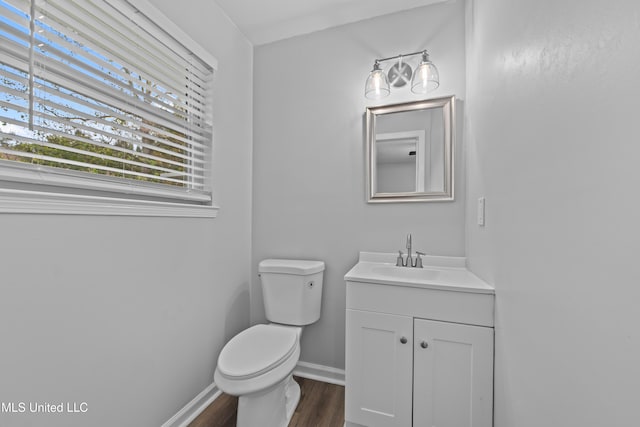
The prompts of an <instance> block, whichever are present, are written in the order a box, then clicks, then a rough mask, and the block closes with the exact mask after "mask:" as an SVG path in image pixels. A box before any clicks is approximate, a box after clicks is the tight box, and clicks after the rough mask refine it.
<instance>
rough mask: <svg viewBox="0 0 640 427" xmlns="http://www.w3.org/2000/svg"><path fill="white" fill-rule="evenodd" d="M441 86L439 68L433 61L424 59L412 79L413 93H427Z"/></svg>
mask: <svg viewBox="0 0 640 427" xmlns="http://www.w3.org/2000/svg"><path fill="white" fill-rule="evenodd" d="M438 86H440V76H439V74H438V69H437V68H436V66H435V65H433V62H431V61H429V60H428V59H426V60H425V59H424V58H423V60H422V62H420V65H418V68H417V69H416V72H415V73H413V79H412V80H411V92H413V93H427V92H431V91H433V90H436V89H437V88H438Z"/></svg>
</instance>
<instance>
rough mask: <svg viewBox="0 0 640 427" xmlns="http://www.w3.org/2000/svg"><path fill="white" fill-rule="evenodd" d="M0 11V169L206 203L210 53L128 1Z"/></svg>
mask: <svg viewBox="0 0 640 427" xmlns="http://www.w3.org/2000/svg"><path fill="white" fill-rule="evenodd" d="M0 13H1V15H0V41H1V43H0V90H1V92H0V170H4V171H12V172H10V173H4V174H1V177H0V179H3V180H9V181H12V180H13V181H22V180H23V181H25V182H29V183H31V184H34V183H35V184H51V185H55V186H57V187H60V186H70V187H74V188H89V189H95V190H98V191H107V192H110V193H113V192H116V193H123V194H125V193H126V194H128V195H131V194H134V195H139V196H142V197H146V198H147V200H148V199H149V198H150V199H151V200H156V199H160V200H165V199H168V200H176V201H180V202H187V203H194V204H207V203H210V201H211V191H210V188H209V176H210V171H209V169H210V167H209V165H210V163H211V162H210V149H211V141H212V123H211V103H212V99H211V83H212V77H213V72H214V68H213V64H211V63H209V62H208V61H206V60H205V59H202V58H201V56H200V55H197V54H195V53H194V52H193V49H190V48H189V47H187V46H185V44H183V43H182V42H181V41H179V40H177V39H176V37H174V36H173V35H171V34H168V33H167V32H166V31H165V30H163V29H162V28H161V26H160V25H159V24H158V23H155V22H154V21H153V20H152V19H150V17H149V16H148V15H147V14H145V13H143V12H142V11H140V10H139V9H137V8H136V7H135V6H133V4H132V3H131V2H129V1H127V0H0ZM129 197H130V196H129Z"/></svg>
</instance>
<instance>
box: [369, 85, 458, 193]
mask: <svg viewBox="0 0 640 427" xmlns="http://www.w3.org/2000/svg"><path fill="white" fill-rule="evenodd" d="M435 108H442V113H443V119H444V120H443V124H444V150H443V151H444V157H445V158H444V163H445V164H444V175H445V176H444V190H443V191H442V192H417V191H413V192H398V193H377V192H376V188H375V187H376V186H375V182H376V180H375V173H376V165H375V155H374V150H375V144H376V137H375V135H376V118H377V117H378V116H381V115H384V114H391V113H400V112H403V111H415V110H427V109H435ZM365 134H366V136H365V138H366V159H365V163H366V177H365V181H366V185H367V202H368V203H394V202H395V203H400V202H436V201H437V202H441V201H453V200H454V192H453V188H454V179H453V171H454V147H455V96H453V95H452V96H446V97H442V98H434V99H425V100H422V101H412V102H404V103H401V104H391V105H380V106H377V107H367V111H366V132H365Z"/></svg>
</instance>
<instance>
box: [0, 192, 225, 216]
mask: <svg viewBox="0 0 640 427" xmlns="http://www.w3.org/2000/svg"><path fill="white" fill-rule="evenodd" d="M219 209H220V208H219V207H217V206H202V205H192V204H185V203H169V202H152V201H140V200H130V199H119V198H113V197H98V196H86V195H77V194H62V193H50V192H40V191H24V190H14V189H0V213H5V214H6V213H9V214H19V213H22V214H49V215H105V216H153V217H183V218H184V217H187V218H215V217H216V216H217V215H218V210H219Z"/></svg>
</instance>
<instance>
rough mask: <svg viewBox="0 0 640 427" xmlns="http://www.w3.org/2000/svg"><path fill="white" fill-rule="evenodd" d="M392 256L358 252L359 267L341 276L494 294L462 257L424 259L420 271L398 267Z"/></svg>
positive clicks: (489, 286) (350, 280)
mask: <svg viewBox="0 0 640 427" xmlns="http://www.w3.org/2000/svg"><path fill="white" fill-rule="evenodd" d="M396 256H397V255H395V254H385V253H377V252H360V259H359V261H358V263H357V264H356V265H355V266H354V267H353V268H352V269H351V270H349V272H348V273H347V274H346V275H345V276H344V278H345V280H346V281H347V282H365V283H377V284H383V285H398V286H410V287H422V288H430V289H442V290H448V291H458V292H472V293H483V294H493V293H494V288H493V287H492V286H491V285H489V284H488V283H486V282H485V281H483V280H482V279H480V278H479V277H478V276H476V275H475V274H473V273H472V272H470V271H469V270H467V269H466V267H465V259H464V258H462V257H441V256H429V255H427V256H425V257H423V264H424V267H423V268H415V267H397V266H396V265H395V257H396Z"/></svg>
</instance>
